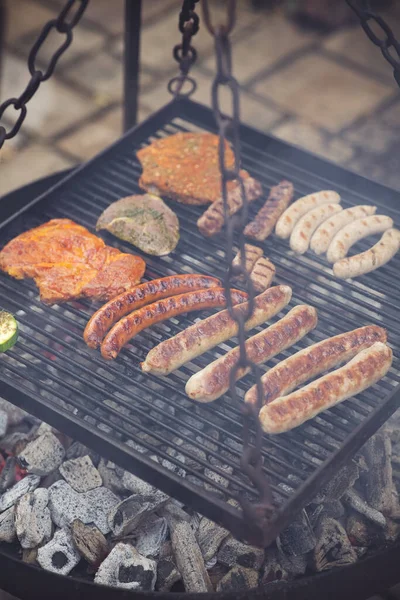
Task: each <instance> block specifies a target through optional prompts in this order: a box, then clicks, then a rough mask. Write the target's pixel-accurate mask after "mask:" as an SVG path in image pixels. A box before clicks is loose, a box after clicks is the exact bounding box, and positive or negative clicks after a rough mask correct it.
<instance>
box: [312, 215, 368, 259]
mask: <svg viewBox="0 0 400 600" xmlns="http://www.w3.org/2000/svg"><path fill="white" fill-rule="evenodd" d="M375 213H376V206H369V205H365V206H352V207H351V208H346V209H345V210H342V212H341V213H340V214H337V215H333V217H331V218H330V219H327V220H326V221H324V222H323V223H322V225H320V226H319V227H318V229H317V230H316V232H315V233H314V235H313V236H312V238H311V242H310V248H311V250H312V251H313V252H315V254H323V253H324V252H326V251H327V250H328V248H329V244H330V243H331V241H332V240H333V238H334V237H335V235H336V234H337V232H338V231H340V230H341V229H342V228H343V227H344V226H345V225H348V224H349V223H352V221H355V220H356V219H362V218H363V217H368V216H370V215H374V214H375Z"/></svg>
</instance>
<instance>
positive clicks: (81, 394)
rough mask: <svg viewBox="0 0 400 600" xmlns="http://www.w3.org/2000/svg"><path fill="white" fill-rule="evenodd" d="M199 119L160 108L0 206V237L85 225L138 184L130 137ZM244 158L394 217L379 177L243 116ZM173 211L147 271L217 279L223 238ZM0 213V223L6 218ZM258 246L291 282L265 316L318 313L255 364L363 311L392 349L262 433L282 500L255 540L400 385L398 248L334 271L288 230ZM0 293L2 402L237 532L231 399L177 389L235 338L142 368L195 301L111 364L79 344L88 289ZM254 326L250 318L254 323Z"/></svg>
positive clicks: (4, 286) (10, 287)
mask: <svg viewBox="0 0 400 600" xmlns="http://www.w3.org/2000/svg"><path fill="white" fill-rule="evenodd" d="M177 115H179V117H178V116H177ZM197 127H200V128H201V129H202V130H204V129H205V130H211V129H212V128H213V119H212V116H211V114H210V111H208V110H207V109H205V108H202V107H199V106H197V105H193V104H192V103H190V102H188V101H179V102H178V103H175V104H174V105H170V106H168V107H166V108H165V109H163V110H162V111H161V112H160V113H158V114H156V115H154V116H153V117H152V118H151V119H150V120H149V121H148V122H147V123H145V124H143V125H142V126H140V127H139V128H138V129H137V130H136V131H134V132H132V133H130V134H128V135H127V136H126V137H125V138H123V139H122V140H120V141H119V142H118V143H117V144H116V146H115V147H113V148H111V149H109V150H108V151H106V153H105V154H104V155H102V156H100V157H98V158H96V159H95V160H94V161H92V162H90V163H89V164H88V165H86V166H85V167H83V169H81V170H80V171H78V172H75V173H74V174H73V175H72V176H70V178H69V179H68V180H67V181H66V182H65V183H62V184H61V185H60V186H58V187H57V188H56V189H55V190H54V191H50V192H49V194H48V195H47V197H45V198H43V200H41V201H39V202H38V203H37V204H36V205H35V206H34V205H32V206H31V208H29V209H28V210H27V211H26V212H25V213H24V212H23V213H21V214H20V215H19V216H17V217H16V218H14V219H10V216H11V215H12V210H13V207H5V205H4V204H2V205H0V228H1V229H2V234H3V238H4V239H5V240H8V239H11V238H12V237H14V236H15V235H17V234H18V233H20V232H21V231H23V230H26V229H29V228H32V227H35V226H37V225H39V224H40V223H42V222H44V221H46V220H48V219H50V218H61V217H66V218H71V219H73V220H76V221H77V222H79V223H81V224H82V225H84V226H86V227H88V228H89V229H91V230H93V229H94V226H95V223H96V220H97V218H98V216H99V213H100V211H102V210H104V208H106V207H107V206H108V205H109V204H110V202H112V201H114V200H117V199H118V198H120V197H122V196H126V195H130V194H133V193H138V192H139V188H138V185H137V179H138V176H139V173H140V167H139V165H138V162H137V159H136V157H135V153H136V151H137V149H138V148H139V147H141V146H142V145H144V144H147V143H148V141H149V140H150V139H157V138H159V137H164V136H165V135H169V134H170V133H175V132H177V131H179V130H183V131H186V130H193V129H197ZM243 162H244V165H243V166H244V168H247V169H248V171H249V172H250V173H251V174H252V175H253V176H255V177H257V178H259V179H260V181H261V182H262V184H263V186H264V190H265V191H266V190H267V188H268V187H270V186H271V185H273V184H275V183H276V182H277V181H279V180H281V179H283V178H287V179H290V180H291V181H293V183H294V185H295V189H296V197H299V196H300V195H304V194H306V193H310V192H312V191H316V190H318V189H327V188H333V189H337V190H338V191H339V192H340V193H341V194H342V198H343V205H344V206H352V205H355V204H360V203H372V202H373V203H374V204H377V205H378V207H379V210H378V212H381V213H384V214H385V213H386V214H389V215H390V216H392V217H394V218H397V217H398V216H399V215H400V211H399V208H397V207H395V206H393V193H392V192H391V191H389V190H387V189H386V188H383V187H382V186H378V185H377V184H371V183H369V182H368V183H366V182H365V180H363V179H362V178H360V177H358V176H355V175H352V174H349V173H347V172H345V171H343V170H342V169H340V168H338V167H335V166H333V165H329V164H327V163H325V162H324V161H320V160H319V159H316V158H314V157H312V156H309V155H307V154H305V153H302V152H300V151H298V150H295V149H293V148H291V147H289V146H287V145H286V144H284V143H283V142H280V141H278V140H275V139H273V138H269V137H267V136H265V135H263V134H260V133H258V132H255V131H253V130H250V129H248V128H246V127H244V128H243ZM376 198H378V199H379V200H378V201H376ZM261 204H262V200H260V201H257V202H255V203H253V205H252V206H251V209H250V214H251V216H253V215H254V214H255V213H256V211H257V210H258V208H259V207H260V205H261ZM175 209H176V212H177V214H178V215H179V219H180V224H181V241H180V242H179V246H178V252H175V253H173V254H172V255H170V256H167V257H162V258H154V257H146V262H147V270H146V278H147V279H148V278H154V277H159V276H166V275H169V274H174V273H191V272H200V273H206V274H209V275H214V276H216V277H220V278H221V277H222V276H223V258H224V250H223V245H222V240H221V239H217V238H212V239H205V238H203V237H202V236H201V234H200V233H199V232H198V230H197V227H196V225H195V222H196V220H197V218H198V217H199V215H200V214H201V212H202V210H203V209H201V208H198V207H193V206H182V205H175ZM2 222H3V223H7V227H6V228H5V227H3V225H2ZM104 239H105V240H106V242H108V243H110V244H111V245H114V246H117V247H119V248H120V249H121V250H122V251H127V252H130V251H132V247H131V246H129V244H126V243H123V242H119V241H117V240H116V239H115V238H113V237H112V236H111V235H109V234H107V233H104ZM261 245H262V247H263V250H264V253H265V254H266V255H268V256H269V257H270V259H271V260H272V261H273V262H274V263H275V265H276V267H277V281H276V282H277V283H288V284H289V285H291V287H292V288H293V298H292V301H291V303H290V305H289V307H288V308H287V309H286V310H285V311H284V312H283V313H281V314H280V315H277V316H276V317H275V318H274V319H273V320H272V322H275V321H276V320H277V319H278V318H280V317H281V316H282V314H284V313H285V312H286V311H287V310H289V309H290V308H291V307H293V306H294V305H295V304H298V303H303V302H305V303H310V304H312V305H313V306H315V307H316V308H317V310H318V314H319V324H318V327H317V329H316V330H314V331H313V332H310V334H308V335H307V336H306V337H305V338H304V339H303V340H301V341H300V342H299V343H298V344H296V345H295V346H294V347H293V348H291V349H289V350H287V351H285V352H282V353H281V354H280V355H279V356H277V357H275V358H274V359H272V360H271V361H269V362H268V363H267V364H266V365H264V366H263V367H262V368H263V369H264V370H266V369H268V368H270V367H271V366H273V365H275V364H277V362H278V361H280V360H282V359H284V358H286V357H287V356H290V355H291V354H292V353H293V352H295V351H298V350H300V349H301V348H304V347H306V346H307V345H308V344H310V343H314V342H318V341H320V340H322V339H324V338H326V337H327V336H330V335H336V334H338V333H341V332H342V331H343V330H349V329H353V328H355V327H359V326H361V325H364V324H367V323H376V324H378V325H382V326H383V327H386V328H387V329H388V332H389V339H390V343H391V344H392V345H393V350H394V353H395V356H396V361H395V363H394V365H393V368H392V369H391V370H390V372H389V373H388V375H387V377H385V378H384V379H383V380H382V381H381V382H379V383H378V384H377V385H375V386H374V387H373V388H372V389H371V390H369V391H367V392H365V393H363V394H361V395H360V396H358V397H356V398H353V399H351V400H349V401H346V402H345V403H343V404H341V405H338V406H337V407H334V408H333V409H331V410H329V411H327V412H326V413H323V414H321V415H320V416H318V417H317V418H315V419H314V420H313V421H311V422H309V423H307V424H305V425H303V426H302V427H300V428H297V429H296V430H293V431H291V432H288V433H287V434H284V435H280V436H265V437H264V447H263V456H264V470H265V472H266V473H267V474H268V475H269V477H270V480H271V482H272V486H273V493H274V498H275V500H276V503H277V506H279V507H280V508H279V510H277V511H276V513H275V515H274V519H273V522H272V523H271V527H270V529H269V530H268V532H263V533H260V532H259V533H260V536H261V538H262V540H263V542H264V543H265V542H266V541H268V540H270V539H272V537H271V536H274V535H276V533H277V531H279V529H280V528H281V527H283V526H284V524H285V523H286V522H287V520H288V518H289V517H290V514H291V511H293V510H298V509H299V508H300V507H301V506H302V505H304V504H305V503H306V502H307V501H310V500H311V499H312V497H313V494H314V493H315V491H316V490H317V489H318V487H319V486H320V485H321V483H323V481H324V479H326V477H328V475H329V476H331V475H330V474H332V473H334V472H335V471H336V470H337V469H338V468H340V465H341V464H343V462H344V460H346V459H347V458H348V457H349V456H350V455H351V454H353V453H354V452H355V451H356V450H357V449H358V448H359V447H360V445H361V443H362V442H363V441H364V440H365V439H366V438H367V437H368V435H371V434H372V433H373V431H375V430H376V428H377V427H378V426H379V424H380V423H382V422H383V421H384V420H385V419H386V418H387V416H389V414H390V413H391V412H393V410H394V408H395V407H396V401H395V400H396V398H397V395H395V396H393V390H395V389H396V386H397V385H398V384H399V383H400V371H399V368H398V363H397V357H398V356H399V349H400V316H399V312H398V308H399V300H398V298H399V294H398V292H399V291H400V282H399V280H398V277H397V273H398V267H399V265H400V262H399V259H398V257H397V258H396V259H395V260H394V261H393V262H392V263H391V264H390V265H387V266H385V268H383V269H381V270H379V271H378V272H377V273H374V274H373V275H372V276H368V275H367V276H364V277H361V278H359V279H358V280H357V281H354V282H342V281H340V282H339V281H337V280H334V279H333V277H332V274H331V269H330V268H328V266H327V263H326V262H325V260H324V259H323V258H321V257H317V256H315V255H313V254H312V253H307V254H306V255H305V256H302V257H296V256H294V255H293V253H292V252H291V251H290V249H289V246H288V244H287V243H286V242H281V241H277V240H275V239H274V240H273V242H272V243H271V240H266V242H265V243H263V244H261ZM368 245H369V243H368V241H362V242H360V243H359V244H357V245H356V246H355V247H354V252H358V251H361V250H363V249H365V248H367V247H368ZM238 287H240V285H238ZM0 294H1V296H2V303H1V304H2V306H3V307H4V308H6V309H8V310H11V311H13V312H17V318H18V320H19V322H20V324H21V336H20V342H19V344H17V345H16V346H15V347H14V348H13V349H12V351H11V352H10V353H7V355H6V356H2V357H1V358H0V360H2V361H3V366H4V369H1V370H0V381H3V382H4V385H5V389H6V390H8V391H9V394H10V399H11V400H12V401H14V402H16V403H19V404H20V405H22V406H23V407H24V408H31V409H32V411H33V412H35V411H36V412H37V414H39V415H42V418H43V415H44V416H46V415H48V419H49V420H50V421H51V420H53V422H54V423H61V424H62V426H63V427H64V428H65V430H66V432H67V433H68V428H70V430H71V432H73V433H74V434H75V437H78V438H79V439H82V441H83V442H84V443H86V444H87V445H89V443H88V440H89V441H90V440H91V442H92V444H93V446H94V447H95V446H98V445H99V444H100V440H101V443H102V444H104V448H105V452H106V453H108V455H109V457H110V459H111V460H113V461H114V462H117V463H119V464H121V466H123V467H124V468H131V470H133V471H136V472H137V473H138V474H140V476H142V477H144V478H145V479H146V478H148V480H149V481H150V482H152V483H156V484H158V482H160V483H159V485H160V487H162V488H163V489H165V490H166V491H167V492H168V493H172V494H177V495H178V496H179V497H180V499H182V501H185V502H187V503H189V504H192V505H193V506H194V507H196V510H199V511H204V513H205V514H206V515H207V516H209V517H210V518H214V519H216V520H218V521H219V522H221V524H223V525H224V526H226V527H229V528H231V529H232V530H233V531H234V532H235V533H236V534H237V535H243V536H244V537H246V535H248V527H247V526H246V525H245V524H244V523H243V520H242V518H241V514H240V512H238V511H237V510H236V509H233V507H232V506H230V505H229V504H228V500H229V499H230V498H232V497H235V496H236V495H237V493H238V492H240V493H243V494H244V495H245V496H246V497H248V498H250V499H254V498H255V493H254V490H253V488H252V486H251V485H250V482H249V481H248V480H247V479H246V478H245V477H244V476H243V475H242V473H241V469H240V455H241V450H242V439H241V431H242V425H241V414H240V411H239V410H238V408H237V407H236V406H232V405H231V401H230V399H229V398H228V396H224V397H222V398H221V399H220V400H219V401H217V402H215V403H212V404H205V405H203V404H199V403H193V402H191V401H190V400H189V399H188V398H187V397H186V395H185V392H184V385H185V382H186V381H187V379H188V377H189V376H190V375H191V374H192V373H194V372H196V371H197V370H198V369H199V368H202V367H204V366H205V365H206V364H208V363H209V362H210V361H211V360H214V359H215V358H217V357H219V356H221V355H222V354H223V353H224V352H226V351H227V350H229V349H230V348H233V347H234V346H236V344H237V340H235V339H232V340H230V341H228V342H226V343H224V344H222V345H221V346H220V347H218V348H215V349H214V350H212V351H210V352H208V353H206V354H205V355H204V356H201V357H198V358H197V359H196V360H194V361H193V362H190V363H188V364H187V365H184V366H183V367H182V368H181V369H179V370H178V371H177V372H175V373H173V374H171V375H170V376H169V377H167V378H156V377H154V376H150V375H145V374H143V373H142V371H141V370H140V367H139V361H140V360H142V359H143V358H144V357H145V355H146V353H147V352H148V350H150V349H151V348H152V347H153V346H154V345H155V344H157V343H158V342H159V341H161V340H163V339H165V338H166V337H168V336H171V335H175V334H176V333H178V332H179V331H182V330H183V329H184V328H185V327H187V325H188V324H190V323H193V322H195V321H196V320H197V319H198V318H199V316H198V315H197V314H196V313H192V314H190V315H187V316H179V317H176V318H174V319H170V320H168V321H166V322H165V323H160V324H158V325H156V326H154V327H152V328H150V329H149V330H146V331H144V332H142V333H141V334H140V335H138V336H137V337H136V338H134V339H133V340H132V341H131V343H130V344H129V345H128V346H127V347H126V348H125V349H124V350H123V351H122V352H121V354H120V356H119V358H118V359H117V361H114V362H112V363H108V362H105V361H103V359H102V358H101V356H100V354H99V353H98V352H93V351H90V350H89V349H88V348H87V347H86V346H85V344H84V342H83V340H82V331H83V327H84V326H85V324H86V322H87V320H88V318H89V317H90V316H91V314H92V313H93V310H94V308H95V307H94V306H93V305H92V304H91V303H90V302H89V301H87V300H79V301H76V302H73V303H68V304H66V305H61V306H59V307H47V306H44V305H42V304H41V303H40V301H39V300H38V299H37V290H36V288H35V286H34V285H33V283H32V282H30V281H23V282H22V281H15V280H11V279H9V278H7V277H4V276H0ZM208 314H212V313H207V312H203V313H202V314H201V315H200V316H201V318H203V317H204V316H207V315H208ZM261 330H262V327H258V328H255V329H254V330H253V331H252V333H257V332H258V331H261ZM250 385H251V377H250V376H247V377H246V378H244V379H243V380H242V381H240V382H239V383H238V393H239V395H241V396H243V394H244V393H245V391H246V390H247V389H248V388H249V386H250ZM390 395H392V396H393V397H392V398H391V397H390ZM56 426H57V425H56ZM127 444H131V445H127ZM199 450H204V451H205V453H206V454H205V456H206V458H204V457H203V455H200V456H198V455H197V454H196V451H199ZM100 451H101V450H100ZM151 456H153V457H156V459H157V460H158V462H154V460H152V459H150V458H149V457H151ZM166 461H168V463H167V462H166ZM168 465H169V466H168ZM223 467H224V468H223ZM328 467H329V468H328ZM169 468H174V469H175V472H173V471H170V470H168V469H169ZM225 468H228V469H229V471H226V470H225ZM179 469H184V471H185V472H186V479H182V477H179V476H178V474H177V473H179V472H180V471H179ZM206 469H208V471H206ZM156 474H157V479H155V477H156ZM224 482H225V483H224ZM282 487H283V488H284V489H283V490H282ZM290 490H293V491H290Z"/></svg>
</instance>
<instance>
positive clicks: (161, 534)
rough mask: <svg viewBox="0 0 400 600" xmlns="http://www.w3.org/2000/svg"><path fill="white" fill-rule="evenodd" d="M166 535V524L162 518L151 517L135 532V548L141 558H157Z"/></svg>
mask: <svg viewBox="0 0 400 600" xmlns="http://www.w3.org/2000/svg"><path fill="white" fill-rule="evenodd" d="M167 535H168V524H167V521H166V519H164V517H157V516H156V515H151V516H150V517H149V518H148V519H147V520H146V521H145V522H144V523H143V525H141V526H140V527H139V528H138V529H137V530H136V543H135V548H136V550H137V551H138V552H139V554H142V556H146V557H147V558H148V557H153V558H155V557H157V556H158V555H159V554H160V550H161V547H162V545H163V543H164V542H165V540H166V539H167Z"/></svg>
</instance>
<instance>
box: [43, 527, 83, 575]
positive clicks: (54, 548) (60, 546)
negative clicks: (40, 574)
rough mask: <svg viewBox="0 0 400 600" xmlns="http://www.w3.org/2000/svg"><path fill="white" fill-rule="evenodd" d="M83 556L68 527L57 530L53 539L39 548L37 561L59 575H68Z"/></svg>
mask: <svg viewBox="0 0 400 600" xmlns="http://www.w3.org/2000/svg"><path fill="white" fill-rule="evenodd" d="M80 559H81V557H80V555H79V553H78V552H77V550H76V549H75V547H74V544H73V541H72V536H71V534H70V532H69V531H68V530H66V529H59V530H58V531H56V532H55V534H54V536H53V539H52V540H50V542H48V543H47V544H45V545H44V546H42V547H41V548H39V550H38V553H37V561H38V563H39V565H40V566H41V567H42V568H43V569H46V571H52V572H53V573H58V574H59V575H68V574H69V573H70V572H71V571H72V569H73V568H74V567H76V565H77V564H78V563H79V561H80Z"/></svg>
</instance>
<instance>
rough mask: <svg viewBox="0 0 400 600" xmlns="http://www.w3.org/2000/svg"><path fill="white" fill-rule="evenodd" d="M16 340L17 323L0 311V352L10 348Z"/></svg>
mask: <svg viewBox="0 0 400 600" xmlns="http://www.w3.org/2000/svg"><path fill="white" fill-rule="evenodd" d="M17 339H18V323H17V321H16V320H15V319H14V317H13V316H12V314H10V313H9V312H7V311H5V310H0V352H6V351H7V350H9V349H10V348H12V347H13V346H14V344H15V342H16V341H17Z"/></svg>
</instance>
